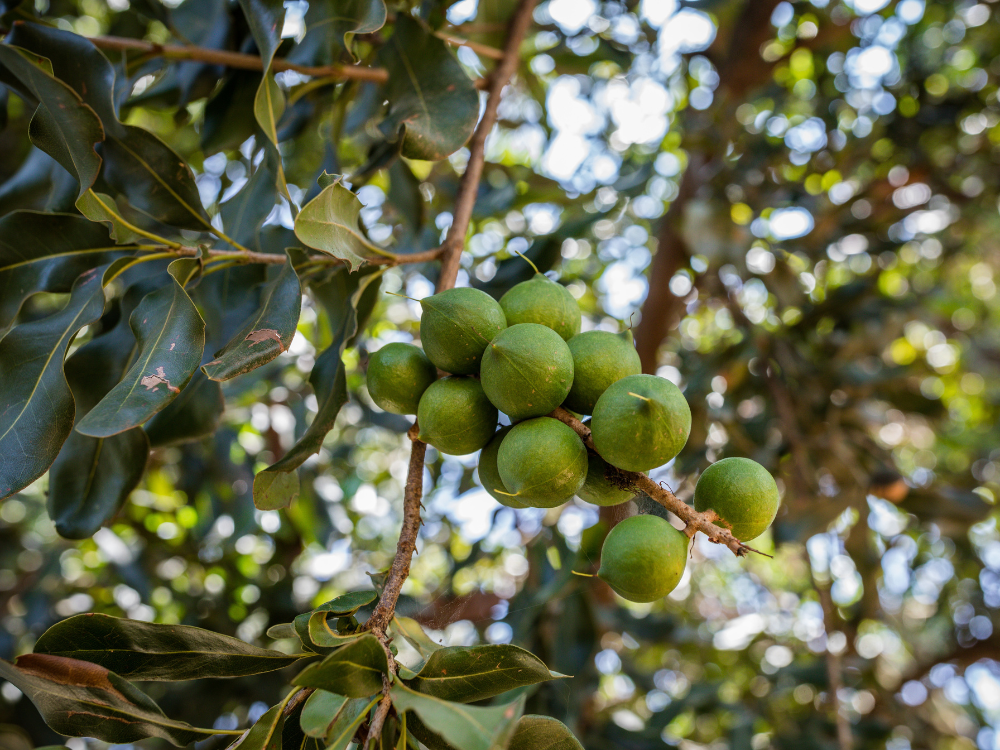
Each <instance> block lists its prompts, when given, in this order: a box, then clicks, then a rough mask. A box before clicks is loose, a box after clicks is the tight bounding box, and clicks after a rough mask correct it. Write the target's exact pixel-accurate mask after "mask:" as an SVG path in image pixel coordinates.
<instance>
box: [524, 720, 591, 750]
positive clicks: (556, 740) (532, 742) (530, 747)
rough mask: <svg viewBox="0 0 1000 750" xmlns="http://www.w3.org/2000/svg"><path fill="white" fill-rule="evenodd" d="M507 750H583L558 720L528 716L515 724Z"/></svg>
mask: <svg viewBox="0 0 1000 750" xmlns="http://www.w3.org/2000/svg"><path fill="white" fill-rule="evenodd" d="M507 750H583V745H581V744H580V741H579V740H578V739H577V738H576V737H574V736H573V733H572V732H571V731H569V728H568V727H567V726H566V725H565V724H563V723H562V722H561V721H559V720H558V719H553V718H551V717H549V716H538V715H536V714H528V715H526V716H522V717H521V720H520V721H519V722H517V729H516V730H515V732H514V736H513V737H511V738H510V744H509V745H507Z"/></svg>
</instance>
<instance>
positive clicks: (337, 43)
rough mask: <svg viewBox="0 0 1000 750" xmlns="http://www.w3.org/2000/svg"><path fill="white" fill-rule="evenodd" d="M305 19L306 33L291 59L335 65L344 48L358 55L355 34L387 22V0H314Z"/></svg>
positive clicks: (307, 63) (309, 63)
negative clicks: (354, 40)
mask: <svg viewBox="0 0 1000 750" xmlns="http://www.w3.org/2000/svg"><path fill="white" fill-rule="evenodd" d="M304 20H305V24H306V35H305V37H303V39H302V41H301V42H299V43H298V44H297V45H296V46H295V49H294V50H292V53H291V54H290V55H289V59H291V60H292V61H294V62H297V63H300V64H303V65H332V64H334V63H337V62H339V59H340V52H341V50H346V51H347V52H348V53H350V54H351V56H352V57H355V55H354V53H353V50H352V44H351V42H352V40H353V39H354V36H355V34H371V33H373V32H375V31H378V30H379V29H381V28H382V27H383V26H384V25H385V20H386V10H385V2H384V0H315V2H311V3H309V10H308V11H306V15H305V19H304ZM355 59H357V58H356V57H355Z"/></svg>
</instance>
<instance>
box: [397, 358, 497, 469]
mask: <svg viewBox="0 0 1000 750" xmlns="http://www.w3.org/2000/svg"><path fill="white" fill-rule="evenodd" d="M497 417H498V414H497V409H496V407H495V406H493V404H491V403H490V402H489V399H487V398H486V394H485V393H483V388H482V386H481V385H479V381H478V380H476V379H475V378H462V377H457V376H450V377H447V378H442V379H441V380H436V381H434V382H433V383H431V385H430V387H429V388H428V389H427V390H426V391H424V395H423V397H422V398H421V399H420V407H419V408H418V409H417V423H418V424H419V425H420V439H421V440H423V441H424V442H425V443H429V444H430V445H433V446H434V447H435V448H437V449H438V450H439V451H441V453H447V454H450V455H456V456H464V455H466V454H469V453H475V452H476V451H477V450H479V449H480V448H483V447H485V445H486V444H487V443H488V442H490V439H491V438H492V437H493V433H494V432H495V431H496V428H497Z"/></svg>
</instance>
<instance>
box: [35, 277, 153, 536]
mask: <svg viewBox="0 0 1000 750" xmlns="http://www.w3.org/2000/svg"><path fill="white" fill-rule="evenodd" d="M143 286H144V285H139V284H137V285H134V286H133V287H131V288H130V289H129V293H128V294H126V296H125V299H124V300H123V302H122V306H121V310H120V317H119V319H118V321H117V323H116V324H115V326H114V327H113V328H111V330H109V331H107V332H106V333H103V334H101V335H98V336H95V337H94V338H93V339H91V340H90V341H88V342H87V343H86V344H84V345H83V346H82V347H80V348H79V349H78V350H77V351H76V352H75V353H74V354H73V356H72V357H70V358H69V359H68V360H66V366H65V372H66V379H67V381H69V386H70V389H71V390H72V392H73V397H74V399H76V411H77V421H79V420H80V418H81V417H82V416H83V415H84V414H86V413H87V412H88V411H90V409H92V408H93V407H94V405H95V404H97V403H98V402H99V401H100V400H101V399H102V398H103V397H104V395H105V394H107V392H108V391H110V390H111V389H112V388H113V387H114V386H115V385H116V384H117V383H118V381H119V380H121V377H122V375H124V374H125V371H126V370H127V369H128V365H129V363H130V362H131V360H132V356H133V355H134V349H135V336H134V335H133V334H132V331H131V329H130V328H129V325H128V315H129V313H131V311H132V309H134V307H135V304H137V303H138V299H139V297H140V296H141V294H142V287H143ZM148 455H149V441H148V440H147V438H146V434H145V433H144V432H143V431H142V430H141V429H140V428H138V427H134V428H132V429H131V430H126V431H125V432H122V433H119V434H118V435H113V436H111V437H109V438H94V437H87V436H86V435H81V434H80V433H79V432H76V431H73V432H72V433H70V436H69V437H68V438H67V439H66V442H65V443H63V447H62V450H61V451H59V455H58V457H57V458H56V460H55V462H54V463H53V464H52V468H51V469H50V470H49V497H48V511H49V517H50V518H51V519H52V521H53V522H54V523H55V525H56V530H57V531H58V532H59V535H60V536H62V537H65V538H67V539H85V538H87V537H89V536H91V535H92V534H93V533H94V532H95V531H97V530H98V529H99V528H100V527H101V526H102V525H103V524H104V523H105V522H106V521H108V520H109V519H110V518H111V517H113V516H114V514H115V513H117V512H118V510H119V509H120V508H121V507H122V505H123V504H124V503H125V500H126V499H127V498H128V496H129V493H131V492H132V490H133V489H135V487H136V485H137V484H138V483H139V480H140V479H141V478H142V474H143V471H144V470H145V467H146V458H147V456H148Z"/></svg>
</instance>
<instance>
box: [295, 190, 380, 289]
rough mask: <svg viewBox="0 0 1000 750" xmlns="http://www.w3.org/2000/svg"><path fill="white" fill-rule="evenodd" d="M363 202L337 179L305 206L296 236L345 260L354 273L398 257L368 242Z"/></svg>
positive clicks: (298, 218)
mask: <svg viewBox="0 0 1000 750" xmlns="http://www.w3.org/2000/svg"><path fill="white" fill-rule="evenodd" d="M362 208H363V206H362V205H361V201H359V200H358V196H356V195H355V194H354V193H352V192H351V191H350V190H348V189H347V188H345V187H344V186H343V185H342V184H340V181H339V180H337V181H335V182H333V183H331V184H329V185H327V186H326V187H325V188H323V190H322V191H320V194H319V195H317V196H316V197H315V198H313V199H312V200H311V201H309V202H308V203H307V204H306V205H304V206H303V207H302V210H301V211H300V212H299V215H298V216H297V217H296V218H295V236H296V237H298V238H299V239H300V240H301V241H302V242H303V243H304V244H305V245H306V246H307V247H311V248H314V249H316V250H321V251H322V252H324V253H327V254H329V255H332V256H333V257H334V258H340V259H341V260H343V261H345V262H346V263H347V264H348V265H349V266H350V268H351V270H352V271H354V270H355V269H357V268H358V267H359V266H361V265H362V264H364V263H366V262H368V261H370V260H373V259H375V258H377V257H379V256H382V257H385V258H393V257H395V256H394V255H393V254H392V253H390V252H388V251H386V250H382V249H381V248H379V247H377V246H376V245H374V244H373V243H372V242H370V241H369V240H368V238H366V237H365V236H364V235H363V234H362V233H361V229H360V226H359V221H360V219H361V209H362Z"/></svg>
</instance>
